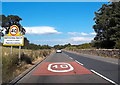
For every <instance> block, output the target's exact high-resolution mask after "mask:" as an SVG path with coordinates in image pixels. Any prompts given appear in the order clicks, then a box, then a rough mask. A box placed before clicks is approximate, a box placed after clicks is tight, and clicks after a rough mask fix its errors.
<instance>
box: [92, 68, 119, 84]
mask: <svg viewBox="0 0 120 85" xmlns="http://www.w3.org/2000/svg"><path fill="white" fill-rule="evenodd" d="M91 72H93V73H95V74H97V75H98V76H100V77H102V78H104V79H105V80H107V81H109V82H111V83H112V84H115V85H118V84H117V83H115V82H114V81H112V80H110V79H108V78H107V77H105V76H103V75H101V74H100V73H98V72H96V71H94V70H92V69H91Z"/></svg>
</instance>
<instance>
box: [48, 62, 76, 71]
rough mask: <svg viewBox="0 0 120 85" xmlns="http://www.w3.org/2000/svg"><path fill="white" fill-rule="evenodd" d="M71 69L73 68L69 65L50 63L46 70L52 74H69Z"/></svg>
mask: <svg viewBox="0 0 120 85" xmlns="http://www.w3.org/2000/svg"><path fill="white" fill-rule="evenodd" d="M73 69H74V68H73V67H72V66H71V65H70V64H69V63H64V62H58V63H51V64H49V65H48V70H49V71H52V72H69V71H72V70H73Z"/></svg>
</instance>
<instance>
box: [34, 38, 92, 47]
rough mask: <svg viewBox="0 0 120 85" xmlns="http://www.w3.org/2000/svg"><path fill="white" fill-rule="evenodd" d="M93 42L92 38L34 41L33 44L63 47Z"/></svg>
mask: <svg viewBox="0 0 120 85" xmlns="http://www.w3.org/2000/svg"><path fill="white" fill-rule="evenodd" d="M91 40H93V37H71V38H64V39H48V40H46V39H45V40H36V41H34V42H37V43H38V42H39V43H41V44H48V45H51V46H54V45H58V44H59V45H64V44H68V43H71V44H73V45H78V44H83V43H89V42H91Z"/></svg>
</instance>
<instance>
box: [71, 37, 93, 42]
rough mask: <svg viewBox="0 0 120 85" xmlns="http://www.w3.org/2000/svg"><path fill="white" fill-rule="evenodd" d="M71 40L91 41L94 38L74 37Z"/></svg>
mask: <svg viewBox="0 0 120 85" xmlns="http://www.w3.org/2000/svg"><path fill="white" fill-rule="evenodd" d="M71 40H72V41H75V42H80V41H91V40H93V37H72V38H71Z"/></svg>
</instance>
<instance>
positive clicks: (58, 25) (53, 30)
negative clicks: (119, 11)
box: [2, 2, 106, 46]
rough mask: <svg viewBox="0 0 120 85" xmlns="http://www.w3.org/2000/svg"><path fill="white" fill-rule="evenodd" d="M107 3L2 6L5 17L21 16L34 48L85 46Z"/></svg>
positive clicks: (39, 3) (3, 4)
mask: <svg viewBox="0 0 120 85" xmlns="http://www.w3.org/2000/svg"><path fill="white" fill-rule="evenodd" d="M104 3H106V2H3V3H2V14H4V15H18V16H19V17H21V18H22V19H23V20H22V21H21V24H22V25H23V26H24V27H25V29H26V31H27V32H26V35H25V37H27V38H28V39H29V40H30V42H31V43H35V44H40V45H44V44H48V45H51V46H53V45H57V44H67V43H71V44H82V43H86V42H90V41H91V40H92V39H93V38H94V36H95V33H94V30H93V28H92V26H93V25H94V24H95V23H94V21H93V18H94V17H95V15H94V12H95V11H97V10H98V9H99V8H100V7H101V6H102V4H104Z"/></svg>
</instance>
